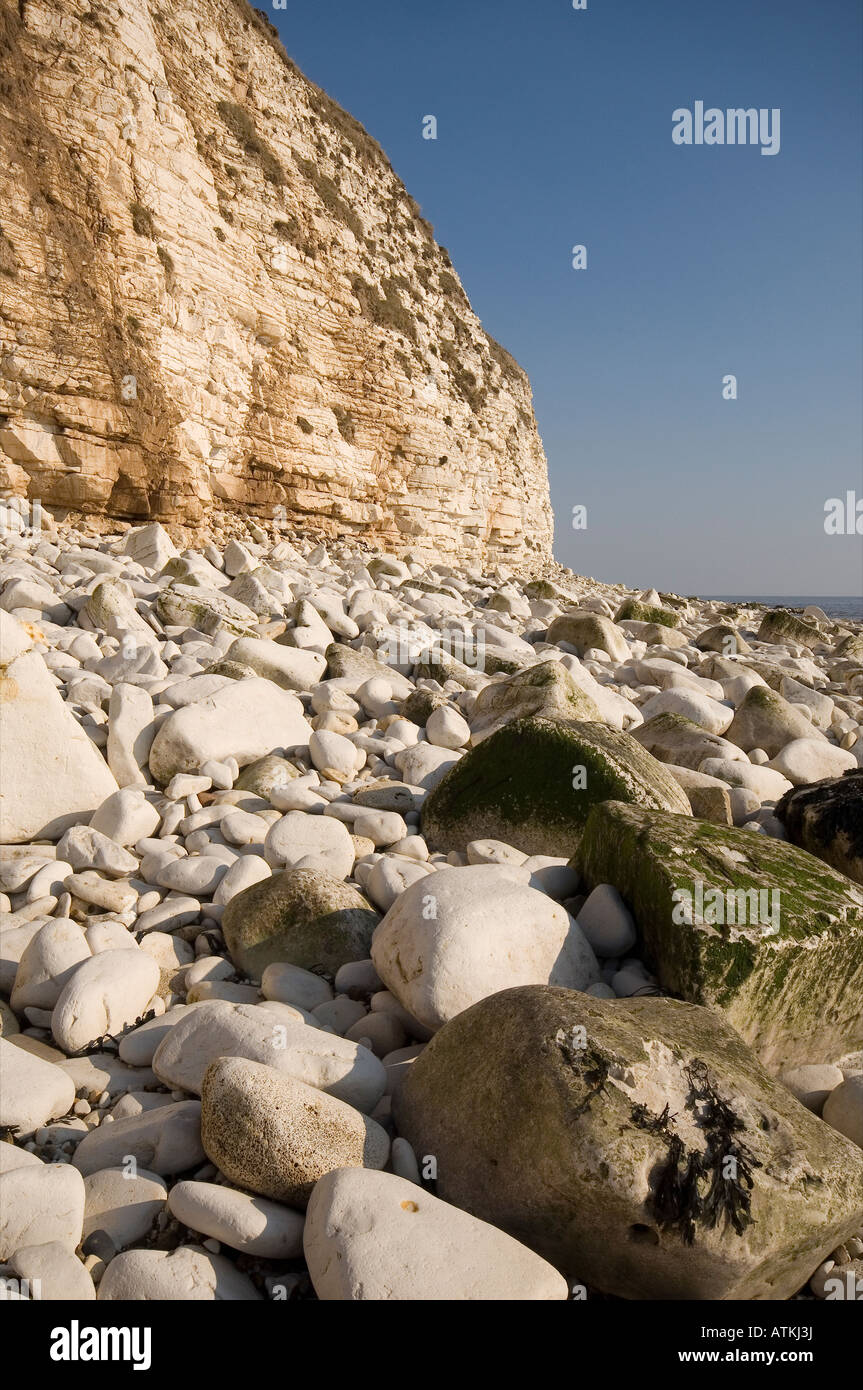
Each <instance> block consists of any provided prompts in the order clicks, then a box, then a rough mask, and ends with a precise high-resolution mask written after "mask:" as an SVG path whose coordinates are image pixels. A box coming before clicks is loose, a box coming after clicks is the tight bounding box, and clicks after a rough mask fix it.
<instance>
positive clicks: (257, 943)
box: [222, 869, 380, 980]
mask: <svg viewBox="0 0 863 1390" xmlns="http://www.w3.org/2000/svg"><path fill="white" fill-rule="evenodd" d="M379 921H380V918H379V916H378V914H377V912H375V910H374V908H373V907H372V905H371V903H369V902H368V901H367V900H366V899H365V898H364V897H363V895H362V893H359V892H358V891H357V890H356V888H352V887H351V886H350V885H349V884H347V883H343V882H342V880H341V879H337V878H333V877H332V876H331V875H330V874H326V873H322V872H320V871H319V870H318V869H288V870H287V871H286V872H285V873H282V874H275V875H274V876H273V877H272V878H266V879H264V880H263V881H262V882H261V883H253V884H252V885H251V887H250V888H246V889H244V891H243V892H242V893H238V894H237V896H236V897H235V898H232V899H231V901H230V902H229V903H228V905H227V907H226V908H225V912H224V915H223V917H222V932H223V935H224V938H225V944H226V946H227V948H228V951H229V953H230V957H231V960H232V961H233V962H234V964H235V965H236V967H237V969H238V970H242V971H243V972H244V973H245V974H246V975H249V976H251V978H252V979H256V980H259V979H260V978H261V975H262V973H263V971H264V970H265V969H266V967H267V966H268V965H271V964H272V963H273V962H274V961H286V962H287V963H288V964H290V965H299V966H301V967H302V968H303V970H312V969H315V968H317V969H319V970H323V971H325V972H326V973H327V974H330V975H334V974H335V972H336V971H337V970H338V968H339V966H340V965H344V964H345V962H346V961H349V960H367V959H368V955H369V948H370V946H371V940H372V932H373V931H374V929H375V927H376V926H377V924H378V922H379Z"/></svg>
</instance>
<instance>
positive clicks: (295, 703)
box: [150, 676, 312, 785]
mask: <svg viewBox="0 0 863 1390" xmlns="http://www.w3.org/2000/svg"><path fill="white" fill-rule="evenodd" d="M311 732H312V729H311V725H309V724H308V723H307V722H306V720H305V718H304V716H303V707H302V705H301V703H300V701H299V700H298V699H297V698H296V696H295V695H289V694H288V692H287V691H286V690H281V689H280V688H279V686H277V685H274V684H273V682H272V681H270V680H265V679H263V678H262V677H259V676H255V677H251V676H250V677H249V678H248V680H242V681H233V682H232V683H231V684H230V685H228V686H225V688H224V689H223V690H219V691H217V692H216V694H215V695H211V696H210V697H209V698H208V699H206V700H198V701H197V702H196V703H195V704H194V705H187V706H186V707H185V708H184V709H178V710H177V711H176V713H175V714H172V715H169V716H168V718H167V719H166V720H165V722H164V724H162V725H161V727H160V728H159V731H158V733H157V734H156V737H155V738H154V740H153V746H152V749H151V750H150V771H151V772H152V774H153V776H154V777H155V779H156V781H157V782H160V783H161V784H163V785H165V784H166V783H168V782H170V780H171V778H172V777H173V776H174V775H175V774H176V773H178V772H197V771H198V769H199V768H200V767H202V766H203V764H204V763H206V762H209V761H210V760H211V759H213V760H215V761H216V762H224V761H225V759H226V758H235V759H236V760H237V762H238V763H239V765H240V767H244V766H245V765H246V764H247V763H252V762H255V761H256V760H257V759H258V758H263V757H265V756H266V754H268V753H276V752H281V751H282V750H283V749H285V748H295V747H307V746H308V742H309V737H310V735H311Z"/></svg>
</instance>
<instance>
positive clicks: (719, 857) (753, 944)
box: [571, 802, 863, 1067]
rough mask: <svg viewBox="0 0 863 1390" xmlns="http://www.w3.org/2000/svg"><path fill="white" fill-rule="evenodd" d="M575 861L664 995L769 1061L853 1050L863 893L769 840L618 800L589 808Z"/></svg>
mask: <svg viewBox="0 0 863 1390" xmlns="http://www.w3.org/2000/svg"><path fill="white" fill-rule="evenodd" d="M571 863H572V866H573V867H574V868H576V869H577V870H578V871H579V873H581V875H582V876H583V878H584V881H585V884H586V885H587V887H593V886H595V885H596V884H599V883H611V884H613V885H614V887H615V888H617V890H618V891H619V892H620V894H621V895H622V896H623V898H624V899H625V901H626V902H627V904H628V906H629V907H630V909H631V911H632V913H633V916H634V917H635V920H636V924H637V926H638V930H639V933H640V936H641V939H642V945H643V949H644V952H645V956H646V959H647V960H648V962H649V964H650V965H651V968H652V969H653V970H654V972H655V973H656V975H657V978H658V980H659V982H660V985H661V986H662V987H663V989H666V990H668V991H669V992H670V993H671V994H675V995H679V996H680V997H681V998H683V999H686V1000H688V1001H689V1002H690V1003H694V1004H705V1005H708V1006H709V1007H712V1008H715V1009H718V1010H720V1011H721V1012H722V1013H724V1014H725V1016H726V1018H727V1019H728V1020H729V1022H730V1023H731V1024H732V1025H733V1026H734V1027H735V1028H736V1029H737V1031H738V1032H739V1033H740V1034H741V1036H742V1037H743V1038H744V1039H745V1040H746V1041H747V1042H748V1043H749V1044H750V1046H751V1047H753V1048H754V1049H755V1051H756V1052H757V1053H758V1055H759V1057H760V1058H761V1059H762V1061H763V1062H764V1063H765V1064H766V1065H768V1066H770V1067H781V1066H790V1065H794V1064H796V1063H798V1062H826V1061H832V1060H834V1059H835V1058H836V1057H838V1056H842V1055H844V1054H845V1053H847V1052H850V1051H852V1050H853V1049H854V1048H857V1047H859V1046H860V1045H861V1041H863V892H861V890H860V888H858V887H857V885H856V884H854V883H852V882H851V880H850V879H848V878H846V877H845V876H844V875H842V874H840V873H837V872H836V871H835V870H833V869H832V868H830V867H828V866H827V865H826V864H823V863H822V862H821V861H820V860H818V859H815V858H814V857H813V856H812V855H809V854H806V853H805V852H803V851H802V850H799V849H797V848H796V847H795V846H793V845H789V844H787V843H785V842H784V841H780V840H774V839H771V838H770V837H769V836H764V835H753V834H751V833H750V832H747V831H743V830H736V829H733V828H731V827H727V826H718V825H712V824H710V823H708V822H706V821H698V820H693V819H685V818H682V817H679V816H674V815H666V814H660V813H657V812H654V811H645V810H643V809H642V808H640V807H638V806H632V805H624V804H622V803H620V802H606V803H605V804H603V805H599V806H597V807H596V808H595V809H594V810H593V811H592V812H591V814H590V816H589V818H588V821H587V824H586V826H585V828H584V833H583V835H582V837H581V841H580V844H579V846H578V849H577V851H576V853H575V854H574V856H573V858H572V861H571ZM699 885H701V896H700V897H699ZM720 894H721V895H722V897H721V900H720V897H719V895H720ZM700 903H702V904H703V908H702V910H701V911H700V912H699V904H700ZM690 909H691V910H690ZM732 918H736V919H737V920H732ZM715 919H716V920H715Z"/></svg>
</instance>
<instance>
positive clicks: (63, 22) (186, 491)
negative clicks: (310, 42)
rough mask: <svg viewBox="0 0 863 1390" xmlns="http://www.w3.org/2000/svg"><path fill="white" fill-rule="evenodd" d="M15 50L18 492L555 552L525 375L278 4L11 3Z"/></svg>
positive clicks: (184, 518) (7, 170) (128, 513)
mask: <svg viewBox="0 0 863 1390" xmlns="http://www.w3.org/2000/svg"><path fill="white" fill-rule="evenodd" d="M0 55H2V57H0V72H2V77H0V154H2V158H0V170H2V172H0V191H2V197H0V209H2V210H0V491H8V490H11V491H12V492H13V493H15V494H17V495H20V496H25V495H27V496H29V497H31V498H38V499H40V500H41V501H42V502H43V503H46V504H48V505H49V506H51V507H52V508H59V509H67V510H68V511H69V512H72V513H77V514H90V515H92V514H105V515H108V516H112V517H119V518H126V519H129V520H142V519H146V518H158V519H160V520H164V521H174V522H179V523H182V524H184V525H187V526H195V525H198V524H201V523H205V522H207V521H208V520H210V519H211V518H214V517H217V516H218V515H219V514H220V513H223V512H224V511H226V510H231V511H233V510H236V509H237V508H242V509H245V510H247V511H248V512H249V513H250V514H252V515H253V516H256V517H258V518H261V519H267V518H272V517H273V516H274V515H275V516H276V517H277V518H278V517H279V516H284V517H285V518H286V519H287V520H288V521H289V522H290V523H292V524H293V526H295V527H296V526H303V527H305V528H306V529H308V530H309V531H317V532H319V533H320V534H321V535H336V534H351V535H363V536H365V537H366V538H368V539H369V540H370V541H372V542H375V543H379V544H383V545H387V546H393V545H396V544H397V543H400V544H406V545H408V546H409V547H410V548H411V549H412V550H416V551H421V552H428V553H429V554H431V553H434V554H435V555H436V557H438V558H458V559H460V560H462V561H464V562H466V563H474V562H475V563H476V564H477V565H488V564H497V563H500V562H504V563H506V562H517V563H518V564H519V566H520V568H521V569H522V570H523V571H524V572H527V571H528V570H529V569H531V568H534V569H536V570H537V571H539V570H540V569H541V568H542V564H543V562H544V561H546V560H547V559H549V558H550V553H551V537H552V517H551V509H550V505H549V498H548V479H547V473H546V464H545V457H544V454H543V450H542V444H541V442H540V439H539V435H538V433H537V428H536V423H535V420H534V416H533V410H532V405H531V392H530V385H529V382H528V380H527V377H526V376H525V374H524V372H523V371H522V370H521V368H520V367H519V366H518V365H517V364H516V363H515V362H514V361H513V359H512V358H511V357H510V356H509V354H508V353H507V352H506V351H505V350H504V349H503V348H501V347H500V346H499V345H498V344H497V343H495V342H494V341H493V340H492V339H490V338H489V337H488V336H487V335H486V334H485V333H484V332H483V330H482V327H481V325H480V323H479V321H478V319H477V317H476V315H475V314H474V313H473V312H472V310H471V308H470V305H469V303H468V300H467V298H466V296H465V293H464V290H463V289H462V286H461V284H460V282H459V280H458V277H457V276H456V274H455V272H454V270H453V267H452V264H451V262H450V259H449V255H448V254H447V252H446V251H445V250H444V249H443V248H442V247H439V246H438V245H437V243H436V242H435V240H434V237H433V233H432V228H431V226H430V225H429V223H428V222H426V221H425V220H424V218H423V217H422V216H421V214H420V209H419V208H418V206H417V204H416V203H415V201H414V200H413V199H412V198H411V197H410V195H409V194H408V193H407V192H406V190H405V188H404V187H403V185H402V184H401V182H400V181H399V179H398V178H397V177H396V175H395V173H394V172H393V170H392V168H391V166H390V164H389V162H388V160H387V158H386V156H385V155H384V154H383V152H382V151H381V149H380V147H379V146H378V145H377V144H376V142H375V141H374V140H373V139H372V138H371V137H370V136H369V135H368V134H367V133H366V131H365V130H364V129H363V128H362V127H361V126H360V125H359V124H358V123H357V122H356V121H355V120H354V119H353V118H352V117H351V116H349V115H348V114H347V113H346V112H345V111H343V110H342V109H341V108H340V107H339V106H337V105H336V104H335V103H334V102H333V101H331V100H330V98H329V97H328V96H326V95H325V94H324V93H323V92H322V91H321V90H320V89H319V88H317V87H315V86H314V85H313V84H312V83H310V82H309V81H308V80H307V79H306V78H305V77H304V76H303V75H302V74H301V73H300V72H299V70H298V69H297V68H296V67H295V65H294V64H293V63H292V62H291V61H290V59H289V58H288V57H287V56H286V55H285V53H284V51H283V50H282V48H281V44H280V43H279V41H278V39H277V37H276V33H275V30H274V29H273V28H272V26H271V25H270V23H269V21H268V20H267V19H265V17H264V16H263V15H262V14H260V13H258V12H257V11H255V10H253V9H252V8H251V7H250V6H248V5H247V4H246V3H245V0H195V3H194V4H193V3H192V0H176V3H173V4H171V5H158V4H156V3H155V0H125V3H124V4H123V5H117V6H115V5H112V6H95V7H91V8H90V9H89V10H87V9H86V7H84V8H82V6H81V5H80V4H78V3H77V0H50V3H48V2H47V0H21V3H20V4H19V5H17V6H13V5H11V4H9V3H5V0H4V4H3V5H2V7H0ZM417 119H418V137H417V138H419V116H418V118H417Z"/></svg>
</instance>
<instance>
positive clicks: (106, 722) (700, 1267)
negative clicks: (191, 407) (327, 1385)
mask: <svg viewBox="0 0 863 1390" xmlns="http://www.w3.org/2000/svg"><path fill="white" fill-rule="evenodd" d="M13 510H14V508H13ZM25 520H26V519H25V518H23V516H22V520H21V525H20V529H16V528H15V527H14V526H12V527H9V528H7V530H6V533H5V535H4V536H3V538H2V545H0V642H2V651H0V677H2V680H0V695H2V704H0V719H2V723H0V756H2V799H0V839H2V846H0V1017H2V1037H0V1126H2V1141H3V1142H0V1266H2V1268H0V1276H2V1280H3V1288H4V1290H5V1291H6V1292H5V1295H4V1296H5V1297H7V1298H9V1297H16V1296H17V1297H23V1296H30V1295H29V1294H26V1295H25V1294H24V1293H18V1294H16V1293H15V1292H14V1290H15V1289H20V1288H21V1284H22V1281H25V1282H26V1281H29V1287H30V1289H32V1288H33V1287H34V1286H35V1287H36V1288H38V1290H39V1292H38V1296H39V1297H40V1298H41V1299H43V1300H71V1301H73V1302H75V1303H86V1302H88V1301H93V1300H99V1301H120V1300H219V1301H224V1300H241V1301H242V1300H246V1301H248V1300H270V1301H285V1300H289V1301H303V1300H309V1299H313V1298H318V1299H321V1300H332V1301H339V1300H342V1301H344V1300H353V1301H356V1300H402V1301H403V1300H429V1301H432V1300H442V1299H449V1300H457V1301H474V1300H531V1301H537V1300H539V1301H563V1300H567V1299H579V1298H584V1297H592V1296H594V1295H595V1294H599V1295H601V1296H603V1297H605V1298H618V1299H642V1300H643V1299H648V1300H661V1299H688V1300H707V1301H712V1300H720V1301H721V1300H728V1299H744V1300H763V1299H804V1300H824V1299H828V1298H839V1297H848V1296H849V1295H848V1294H847V1292H846V1293H838V1292H836V1290H837V1289H839V1288H844V1289H845V1290H846V1291H847V1290H848V1289H852V1290H853V1289H855V1288H857V1289H859V1290H860V1293H859V1294H857V1295H856V1296H857V1297H858V1298H859V1297H863V1051H861V1049H863V839H861V827H863V624H861V623H860V622H856V621H854V620H844V619H835V618H831V617H830V616H828V615H827V614H826V613H824V612H822V611H821V610H820V609H818V608H817V607H812V606H808V607H806V608H805V609H804V610H798V611H791V610H789V609H786V608H778V607H777V608H765V607H763V606H760V605H756V604H751V605H748V604H746V603H743V602H740V603H728V602H724V601H719V600H703V599H691V598H685V597H681V596H679V595H674V594H668V593H661V594H660V593H658V592H656V591H655V590H642V591H633V590H629V589H627V588H625V587H624V586H622V585H618V586H613V585H608V584H602V583H599V582H597V581H593V580H590V579H587V578H584V577H581V576H578V575H575V574H573V573H571V572H570V571H568V570H565V569H563V568H562V567H561V566H557V565H554V564H550V565H548V566H547V577H545V578H543V579H538V580H528V581H524V580H523V579H521V578H520V577H519V575H518V573H515V572H506V571H504V570H498V571H497V572H496V573H495V574H493V575H482V574H479V573H475V572H472V571H470V570H466V569H460V568H458V567H456V566H454V565H452V564H440V563H429V561H428V559H427V558H420V557H419V556H417V555H415V554H412V553H410V552H407V553H404V554H399V555H394V554H385V553H380V552H375V551H373V550H370V549H368V548H365V547H363V546H361V545H359V544H358V543H355V542H350V543H348V542H343V543H340V542H329V543H327V544H322V543H320V542H319V541H317V540H315V539H314V538H310V537H303V536H302V535H300V534H293V533H289V534H276V533H275V532H274V531H273V530H272V529H271V528H270V529H267V528H265V527H262V526H258V525H257V524H254V523H252V524H249V525H247V524H245V523H242V524H241V523H238V524H237V525H236V526H235V527H234V530H233V534H231V535H227V534H223V535H219V534H216V535H213V536H211V537H209V538H202V539H201V540H200V543H199V546H196V547H189V546H187V545H185V544H184V542H183V539H182V538H178V540H177V541H176V542H175V539H173V538H172V535H171V534H169V531H168V530H166V529H165V528H164V527H163V526H161V525H160V524H158V523H152V524H148V525H145V526H142V527H137V528H130V527H128V526H123V525H119V524H118V525H116V526H115V527H114V528H113V529H112V528H111V527H110V526H109V527H107V528H106V529H105V532H104V534H101V535H100V534H93V533H92V532H91V531H90V530H88V529H87V528H86V527H85V526H83V524H82V525H81V527H79V528H76V527H75V526H74V525H70V524H68V523H61V522H54V521H52V519H51V517H50V516H49V515H48V514H47V513H46V515H45V518H44V524H43V526H42V528H41V530H40V531H38V532H36V533H31V532H30V531H28V530H27V528H26V525H25ZM851 1296H854V1295H853V1293H852V1295H851Z"/></svg>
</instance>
